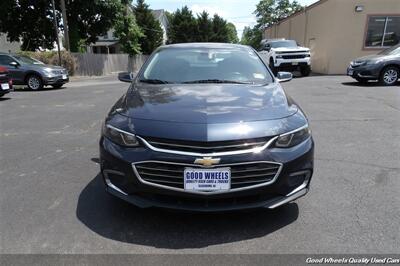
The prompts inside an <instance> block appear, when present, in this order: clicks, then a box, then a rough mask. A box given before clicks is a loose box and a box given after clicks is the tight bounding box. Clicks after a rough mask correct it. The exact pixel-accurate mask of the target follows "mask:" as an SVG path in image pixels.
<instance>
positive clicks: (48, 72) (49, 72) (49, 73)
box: [43, 67, 53, 76]
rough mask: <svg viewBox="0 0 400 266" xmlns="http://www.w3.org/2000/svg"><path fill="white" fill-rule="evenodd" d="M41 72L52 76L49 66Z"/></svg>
mask: <svg viewBox="0 0 400 266" xmlns="http://www.w3.org/2000/svg"><path fill="white" fill-rule="evenodd" d="M43 72H44V73H45V74H46V75H48V76H52V75H53V72H52V69H51V68H47V67H46V68H43Z"/></svg>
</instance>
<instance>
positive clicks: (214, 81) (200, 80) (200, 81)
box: [183, 79, 254, 84]
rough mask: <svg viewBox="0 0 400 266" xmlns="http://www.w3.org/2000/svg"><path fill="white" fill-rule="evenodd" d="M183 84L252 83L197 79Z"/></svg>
mask: <svg viewBox="0 0 400 266" xmlns="http://www.w3.org/2000/svg"><path fill="white" fill-rule="evenodd" d="M183 83H188V84H190V83H233V84H254V83H253V82H246V81H237V80H227V79H199V80H191V81H185V82H183Z"/></svg>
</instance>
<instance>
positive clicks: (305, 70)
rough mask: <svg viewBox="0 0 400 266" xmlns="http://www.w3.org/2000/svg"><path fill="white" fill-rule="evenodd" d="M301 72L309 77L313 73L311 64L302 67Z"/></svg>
mask: <svg viewBox="0 0 400 266" xmlns="http://www.w3.org/2000/svg"><path fill="white" fill-rule="evenodd" d="M300 73H301V75H302V76H303V77H308V76H309V75H310V74H311V67H310V66H305V67H300Z"/></svg>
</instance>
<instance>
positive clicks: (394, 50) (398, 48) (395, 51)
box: [379, 44, 400, 55]
mask: <svg viewBox="0 0 400 266" xmlns="http://www.w3.org/2000/svg"><path fill="white" fill-rule="evenodd" d="M379 54H382V55H400V44H398V45H395V46H393V47H390V48H388V49H385V50H383V51H382V52H380V53H379Z"/></svg>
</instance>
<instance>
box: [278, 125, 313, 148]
mask: <svg viewBox="0 0 400 266" xmlns="http://www.w3.org/2000/svg"><path fill="white" fill-rule="evenodd" d="M310 136H311V130H310V128H309V127H308V125H305V126H303V127H300V128H298V129H296V130H293V131H291V132H288V133H285V134H282V135H280V136H279V137H278V138H277V140H276V141H275V147H277V148H289V147H293V146H296V145H298V144H300V143H302V142H303V141H305V140H306V139H308V138H309V137H310Z"/></svg>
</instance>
